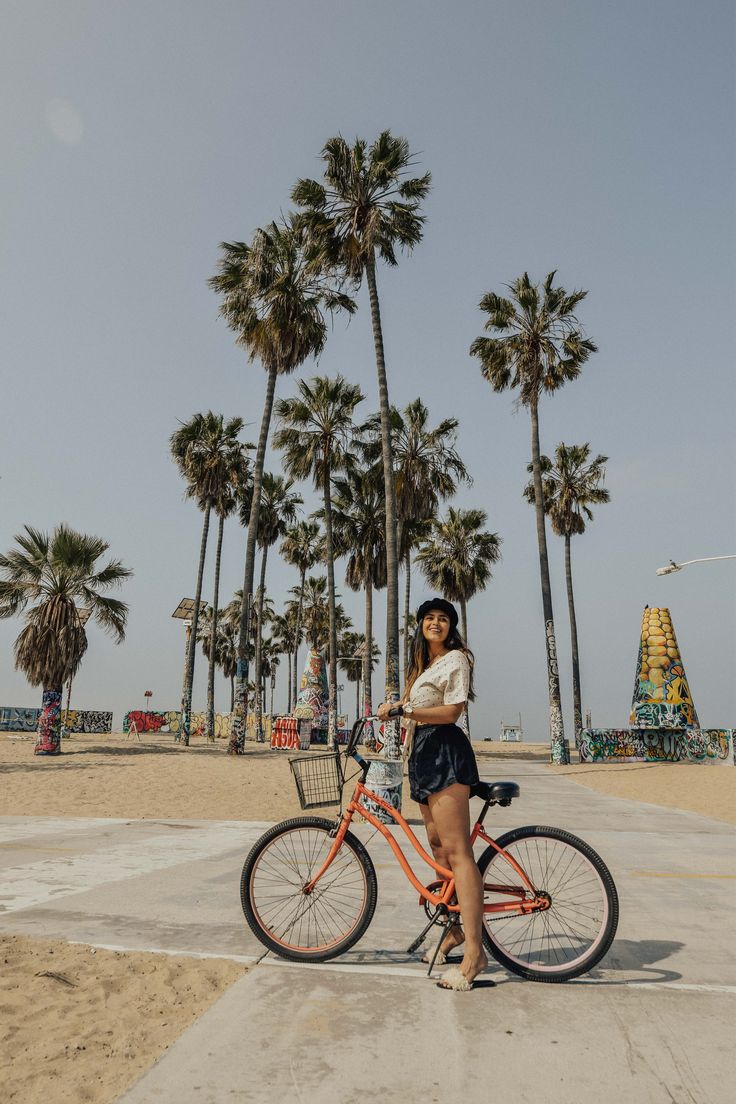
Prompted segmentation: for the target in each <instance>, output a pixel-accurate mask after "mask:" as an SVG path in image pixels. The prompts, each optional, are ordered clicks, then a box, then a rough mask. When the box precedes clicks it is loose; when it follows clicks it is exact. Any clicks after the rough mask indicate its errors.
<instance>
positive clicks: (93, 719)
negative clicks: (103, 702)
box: [61, 709, 112, 733]
mask: <svg viewBox="0 0 736 1104" xmlns="http://www.w3.org/2000/svg"><path fill="white" fill-rule="evenodd" d="M61 724H62V727H63V729H64V732H99V733H102V732H112V713H103V712H101V711H100V710H98V709H70V710H69V712H68V713H67V711H66V709H62V711H61Z"/></svg>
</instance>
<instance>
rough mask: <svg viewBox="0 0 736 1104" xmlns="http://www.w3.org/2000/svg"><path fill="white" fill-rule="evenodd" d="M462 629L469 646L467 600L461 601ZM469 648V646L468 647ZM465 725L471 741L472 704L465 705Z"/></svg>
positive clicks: (462, 599)
mask: <svg viewBox="0 0 736 1104" xmlns="http://www.w3.org/2000/svg"><path fill="white" fill-rule="evenodd" d="M460 627H461V629H462V636H463V640H464V641H465V643H466V644H468V602H467V599H465V598H461V599H460ZM468 646H469V645H468ZM465 724H466V726H467V730H468V739H470V703H469V702H466V703H465Z"/></svg>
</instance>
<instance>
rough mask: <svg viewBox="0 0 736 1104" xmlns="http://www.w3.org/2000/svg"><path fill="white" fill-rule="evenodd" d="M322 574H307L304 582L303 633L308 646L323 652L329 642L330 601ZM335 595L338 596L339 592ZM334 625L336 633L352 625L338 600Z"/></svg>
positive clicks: (325, 580)
mask: <svg viewBox="0 0 736 1104" xmlns="http://www.w3.org/2000/svg"><path fill="white" fill-rule="evenodd" d="M327 594H328V588H327V579H326V578H325V576H324V575H308V576H307V579H306V581H305V583H304V609H303V611H302V618H303V621H304V635H305V636H306V638H307V643H308V644H309V646H310V648H314V650H315V651H317V652H323V651H324V650H325V648H327V647H328V646H329V642H330V603H329V601H328V599H327ZM335 597H337V598H339V597H340V596H339V594H338V595H336V596H335ZM335 627H336V629H337V632H338V635H339V634H341V633H344V632H345V631H346V630H347V629H351V628H352V627H353V624H352V621H351V620H350V618H349V617H348V615H347V614H346V613H345V610H344V609H343V606H342V604H341V603H340V602H336V603H335Z"/></svg>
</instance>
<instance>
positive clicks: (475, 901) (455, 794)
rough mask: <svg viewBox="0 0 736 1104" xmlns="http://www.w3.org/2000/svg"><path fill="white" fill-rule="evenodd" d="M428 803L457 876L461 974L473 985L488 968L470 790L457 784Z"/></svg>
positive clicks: (481, 885) (443, 846)
mask: <svg viewBox="0 0 736 1104" xmlns="http://www.w3.org/2000/svg"><path fill="white" fill-rule="evenodd" d="M428 801H429V812H430V815H431V818H432V822H433V823H434V826H435V828H436V830H437V834H438V836H439V839H440V845H441V848H442V851H443V852H444V854H445V855H446V856H447V860H448V862H447V865H448V866H449V868H450V870H452V873H453V874H454V876H455V888H456V891H457V901H458V904H459V905H460V914H461V916H462V918H463V927H464V929H465V953H464V955H463V960H462V962H461V964H460V970H461V971H462V973H463V974H464V975H465V977H466V978H467V980H468V981H472V980H473V978H474V977H475V976H476V975H477V974H479V973H480V972H481V970H484V969H485V968H486V966H487V965H488V959H487V958H486V955H485V952H484V950H483V939H482V934H481V933H482V925H483V882H482V880H481V876H480V871H479V870H478V867H477V865H476V862H475V858H474V856H473V849H472V848H471V846H470V787H469V786H462V785H460V783H458V782H456V783H454V784H453V785H452V786H448V787H447V789H445V790H440V792H439V793H436V794H430V795H429V799H428ZM420 808H421V806H420ZM430 842H431V841H430ZM443 865H445V864H443Z"/></svg>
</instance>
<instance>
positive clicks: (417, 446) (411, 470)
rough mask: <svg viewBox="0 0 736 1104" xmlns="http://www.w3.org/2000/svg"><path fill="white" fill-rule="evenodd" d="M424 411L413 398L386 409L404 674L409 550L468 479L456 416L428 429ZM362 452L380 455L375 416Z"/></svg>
mask: <svg viewBox="0 0 736 1104" xmlns="http://www.w3.org/2000/svg"><path fill="white" fill-rule="evenodd" d="M428 421H429V410H428V409H427V407H426V406H425V405H424V403H423V402H422V400H421V399H415V400H414V402H412V403H409V405H408V406H406V407H404V410H403V411H399V410H397V409H396V408H395V407H392V408H391V439H392V448H393V456H394V470H395V473H396V513H397V518H398V534H399V558H400V560H401V562H402V563H403V565H404V581H405V586H404V677H406V672H407V669H408V666H409V634H408V632H407V625H408V621H409V614H410V607H411V560H412V553H413V551H414V549H415V548H416V547H418V545H419V544H420V543H421V542H422V540H423V539H424V538H425V537H427V536H428V531H429V523H430V522H431V521H433V520H434V519H435V518H436V516H437V513H438V511H439V508H440V502H441V501H443V500H445V499H448V498H451V497H452V495H454V494H455V492H456V491H457V486H458V483H459V482H461V481H462V482H464V483H472V479H471V478H470V475H469V474H468V470H467V468H466V467H465V464H464V463H463V461H462V460H461V458H460V456H459V454H458V452H457V449H456V447H455V443H456V440H457V426H458V421H457V418H444V419H443V420H442V421H441V422H440V423H439V425H437V426H436V427H435V428H434V429H430V428H429V426H428ZM363 428H364V433H365V435H366V443H365V445H364V446H363V447H364V453H365V455H366V458H367V459H370V460H373V461H376V460H377V459H378V458H379V456H380V451H379V450H380V447H381V425H380V417H379V416H377V415H374V416H373V417H372V418H369V419H368V421H367V422H366V424H365V426H364V427H363Z"/></svg>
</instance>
